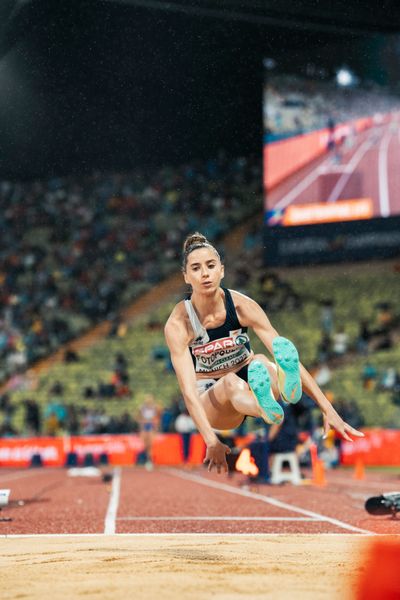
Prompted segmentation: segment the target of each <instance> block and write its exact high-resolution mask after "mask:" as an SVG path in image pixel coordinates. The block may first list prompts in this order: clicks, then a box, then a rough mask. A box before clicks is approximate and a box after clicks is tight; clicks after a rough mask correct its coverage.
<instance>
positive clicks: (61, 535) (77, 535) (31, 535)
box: [0, 532, 400, 540]
mask: <svg viewBox="0 0 400 600" xmlns="http://www.w3.org/2000/svg"><path fill="white" fill-rule="evenodd" d="M316 535H318V539H321V538H322V537H323V536H327V537H334V536H336V537H343V536H345V535H346V534H345V533H318V534H316V533H215V532H213V533H205V532H201V533H193V532H192V533H190V532H189V533H116V534H115V536H114V537H119V538H120V537H127V538H129V537H133V538H136V537H170V538H181V537H190V536H192V537H193V536H196V537H215V538H219V537H248V538H249V539H253V538H254V537H270V538H277V537H294V536H296V538H297V537H299V536H302V537H306V538H307V537H315V536H316ZM347 535H349V536H350V534H347ZM371 535H374V536H385V537H386V538H388V537H390V538H392V537H393V538H400V533H372V532H369V533H352V534H351V537H352V538H353V537H354V538H359V537H371ZM7 538H9V539H19V538H103V540H104V533H20V534H18V533H13V534H10V535H0V539H7Z"/></svg>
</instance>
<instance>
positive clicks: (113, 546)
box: [0, 534, 371, 600]
mask: <svg viewBox="0 0 400 600" xmlns="http://www.w3.org/2000/svg"><path fill="white" fill-rule="evenodd" d="M369 543H371V538H370V537H364V536H358V535H324V534H320V535H297V536H293V535H280V536H267V535H266V536H251V535H249V536H226V537H224V536H218V535H212V536H196V535H186V536H179V535H166V536H154V537H153V536H98V537H95V536H93V537H92V536H88V537H83V536H78V537H25V538H11V537H9V538H2V539H0V548H1V550H0V589H1V598H2V600H11V599H13V600H14V599H15V600H16V599H24V598H26V599H29V600H36V599H37V600H39V599H40V600H46V599H47V598H49V599H51V600H57V599H58V598H60V599H61V598H63V599H65V598H69V599H71V600H73V599H74V598H80V597H83V596H84V597H85V598H93V599H98V600H108V599H112V600H119V599H121V600H122V599H123V600H128V599H131V598H133V599H134V600H158V599H160V600H161V599H162V600H175V599H179V600H184V599H186V598H188V599H189V598H190V599H192V600H209V599H210V598H212V599H213V600H232V599H235V598H240V599H245V598H249V599H250V598H274V599H275V600H293V599H297V598H301V599H303V598H304V599H309V598H312V599H316V598H318V599H319V598H323V599H336V600H339V599H340V600H347V599H351V598H354V588H355V583H354V582H355V577H356V576H357V574H358V572H359V571H360V569H363V568H364V566H363V554H364V550H365V548H366V547H367V545H368V544H369Z"/></svg>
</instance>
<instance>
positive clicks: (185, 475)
mask: <svg viewBox="0 0 400 600" xmlns="http://www.w3.org/2000/svg"><path fill="white" fill-rule="evenodd" d="M165 472H166V473H168V474H170V475H172V476H174V477H180V478H181V479H186V480H188V481H193V482H194V483H199V484H201V485H204V486H207V487H212V488H214V489H217V490H221V491H223V492H228V493H230V494H236V495H238V496H245V497H246V498H252V499H254V500H259V501H261V502H266V503H267V504H271V505H272V506H277V507H279V508H283V509H285V510H289V511H291V512H297V513H299V514H302V515H305V516H307V517H314V519H316V520H317V519H318V520H320V521H324V522H326V523H330V524H331V525H335V526H336V527H341V528H342V529H347V530H349V531H354V532H356V533H364V534H369V535H375V533H374V532H373V531H369V530H367V529H361V528H360V527H355V526H354V525H350V524H349V523H345V522H344V521H340V520H339V519H334V518H332V517H327V516H325V515H322V514H320V513H316V512H314V511H312V510H307V509H304V508H300V507H299V506H296V505H294V504H287V503H286V502H282V501H281V500H276V499H275V498H268V497H267V496H263V495H262V494H256V493H254V492H249V491H247V490H241V489H239V488H235V487H233V486H231V485H227V484H226V483H219V482H217V481H212V480H209V479H205V478H204V477H200V476H199V475H189V474H188V473H181V472H180V471H178V470H177V469H168V470H166V471H165Z"/></svg>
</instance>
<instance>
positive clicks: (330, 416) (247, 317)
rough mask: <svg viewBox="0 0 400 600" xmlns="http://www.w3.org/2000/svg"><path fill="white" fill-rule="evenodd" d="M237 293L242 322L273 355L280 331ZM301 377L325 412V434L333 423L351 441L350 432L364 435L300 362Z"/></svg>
mask: <svg viewBox="0 0 400 600" xmlns="http://www.w3.org/2000/svg"><path fill="white" fill-rule="evenodd" d="M235 294H237V295H238V297H239V302H238V305H237V307H236V310H237V313H238V317H239V320H240V322H241V323H242V325H243V326H246V327H251V328H252V329H253V330H254V332H255V333H256V335H257V336H258V337H259V338H260V340H261V341H262V343H263V344H264V346H265V347H266V348H267V350H268V351H269V352H270V353H271V354H272V355H273V349H272V342H273V340H274V338H276V337H277V336H278V335H279V333H278V332H277V331H276V329H274V327H273V326H272V325H271V323H270V320H269V319H268V317H267V315H266V314H265V312H264V311H263V309H262V308H261V306H260V305H259V304H257V302H255V301H254V300H252V299H251V298H249V297H247V296H244V295H243V294H239V293H238V292H235ZM300 377H301V383H302V387H303V390H304V391H305V392H306V394H307V395H308V396H310V398H312V399H313V400H314V402H315V403H316V404H318V406H319V407H320V409H321V411H322V412H323V414H324V428H325V434H326V433H327V432H328V430H329V425H332V427H334V428H335V429H336V430H337V431H339V433H341V435H342V436H343V437H344V438H345V439H346V440H349V441H350V442H351V441H353V440H352V439H351V437H350V436H349V435H348V434H349V433H350V434H351V435H355V436H358V437H363V435H364V434H363V433H361V432H360V431H357V429H354V428H353V427H351V425H349V424H348V423H346V422H345V421H343V419H342V418H341V417H340V415H339V414H338V413H337V412H336V410H335V409H334V408H333V406H332V404H331V403H330V402H329V400H328V398H327V397H326V396H325V394H324V393H323V392H322V390H321V389H320V387H319V386H318V384H317V382H316V381H315V380H314V378H313V377H312V376H311V375H310V373H309V372H308V371H307V369H306V368H305V367H304V366H303V365H302V364H300Z"/></svg>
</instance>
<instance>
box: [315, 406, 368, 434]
mask: <svg viewBox="0 0 400 600" xmlns="http://www.w3.org/2000/svg"><path fill="white" fill-rule="evenodd" d="M330 426H332V427H333V428H334V429H336V431H338V432H339V433H340V434H341V436H342V437H343V438H344V439H345V440H347V441H348V442H353V441H354V440H353V439H352V438H351V437H350V436H353V437H364V434H363V433H362V432H361V431H358V430H357V429H354V427H352V426H351V425H349V424H348V423H346V421H343V419H342V418H341V416H340V415H338V413H337V412H336V410H335V409H334V408H333V407H331V408H329V410H327V412H326V413H325V414H324V437H326V436H327V435H328V432H329V428H330Z"/></svg>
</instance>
